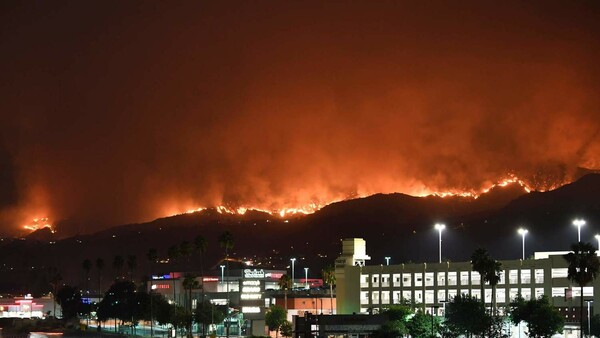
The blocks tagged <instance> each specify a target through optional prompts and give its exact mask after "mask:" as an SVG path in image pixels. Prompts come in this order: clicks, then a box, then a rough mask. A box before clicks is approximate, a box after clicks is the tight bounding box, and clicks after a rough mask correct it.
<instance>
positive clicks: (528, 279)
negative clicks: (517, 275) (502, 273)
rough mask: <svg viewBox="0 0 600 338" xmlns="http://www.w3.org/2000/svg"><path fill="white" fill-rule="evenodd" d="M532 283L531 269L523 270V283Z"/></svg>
mask: <svg viewBox="0 0 600 338" xmlns="http://www.w3.org/2000/svg"><path fill="white" fill-rule="evenodd" d="M529 283H531V270H529V269H527V270H521V284H529Z"/></svg>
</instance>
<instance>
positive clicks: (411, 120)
mask: <svg viewBox="0 0 600 338" xmlns="http://www.w3.org/2000/svg"><path fill="white" fill-rule="evenodd" d="M0 6H1V8H0V32H2V33H0V34H1V39H0V41H2V42H1V43H0V72H1V74H3V76H2V78H1V79H0V86H1V88H0V89H1V90H2V91H1V92H2V93H3V94H2V95H3V96H2V100H0V112H1V113H0V114H2V119H1V123H0V183H1V185H0V229H5V230H6V229H11V228H15V227H22V226H23V225H25V224H28V222H30V221H31V219H32V218H33V217H49V218H50V219H51V220H61V219H70V220H74V221H77V222H78V223H79V224H81V228H80V229H78V231H80V232H83V233H85V232H91V231H93V230H96V229H100V228H103V227H106V226H109V225H114V224H118V223H124V222H135V221H142V220H148V219H152V218H155V217H161V216H165V215H169V214H175V213H180V212H185V211H186V210H188V209H196V208H200V207H208V206H218V205H221V206H227V208H231V209H232V210H235V209H238V208H250V207H252V208H259V209H262V210H269V211H275V212H277V211H280V210H286V209H298V208H304V210H305V211H310V210H314V209H317V208H319V207H320V206H323V205H325V204H327V203H330V202H332V201H338V200H343V199H347V198H352V197H358V196H366V195H370V194H374V193H379V192H382V193H390V192H404V193H408V194H412V195H427V194H431V193H439V194H444V193H459V194H460V193H467V194H477V193H479V192H481V191H482V190H484V189H487V188H489V187H491V186H492V185H493V184H496V183H498V182H501V181H502V180H504V179H506V178H515V177H518V179H520V180H522V182H523V184H525V185H527V186H528V187H529V189H535V190H544V189H549V188H552V187H555V186H557V185H560V184H563V183H565V182H569V181H570V180H571V179H572V177H573V175H575V174H576V172H577V168H578V167H585V168H592V169H598V168H600V156H599V155H598V154H600V137H599V134H600V96H599V95H598V92H600V69H599V66H598V62H597V60H599V59H600V46H599V44H598V41H599V38H600V33H599V32H600V27H599V26H600V15H599V13H600V11H599V5H598V4H597V3H594V2H586V3H572V2H567V1H565V2H544V3H539V4H534V3H522V2H505V3H502V4H485V3H483V4H482V3H481V2H461V3H449V2H438V3H435V2H434V3H428V4H420V3H400V2H398V3H387V2H386V3H370V2H363V3H358V2H351V3H323V2H310V1H309V2H285V1H282V2H276V3H269V4H267V3H259V4H257V3H245V2H241V3H235V4H233V3H222V2H212V3H211V2H196V1H193V2H180V3H178V4H177V5H174V4H170V3H144V2H141V3H135V2H130V3H122V2H111V1H86V2H61V3H56V2H45V3H38V2H27V1H25V2H23V1H15V2H11V1H7V2H3V3H2V4H1V5H0Z"/></svg>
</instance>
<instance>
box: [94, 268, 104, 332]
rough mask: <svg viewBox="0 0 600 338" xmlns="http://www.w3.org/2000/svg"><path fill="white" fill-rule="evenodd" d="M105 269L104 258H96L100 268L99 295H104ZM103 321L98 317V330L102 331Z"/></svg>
mask: <svg viewBox="0 0 600 338" xmlns="http://www.w3.org/2000/svg"><path fill="white" fill-rule="evenodd" d="M103 269H104V259H102V258H100V257H98V258H96V270H98V297H99V298H100V297H101V296H102V270H103ZM101 324H102V323H101V322H100V319H98V332H101V331H102V325H101Z"/></svg>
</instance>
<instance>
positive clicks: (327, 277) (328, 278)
mask: <svg viewBox="0 0 600 338" xmlns="http://www.w3.org/2000/svg"><path fill="white" fill-rule="evenodd" d="M321 275H322V276H323V281H324V282H325V284H327V285H329V297H330V302H331V303H330V305H331V314H333V285H334V284H335V268H334V267H333V265H328V266H326V267H325V268H324V269H323V270H321Z"/></svg>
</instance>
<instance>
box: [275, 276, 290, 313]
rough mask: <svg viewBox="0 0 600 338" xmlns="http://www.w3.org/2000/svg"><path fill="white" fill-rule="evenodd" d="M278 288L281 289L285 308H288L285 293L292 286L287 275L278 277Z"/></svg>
mask: <svg viewBox="0 0 600 338" xmlns="http://www.w3.org/2000/svg"><path fill="white" fill-rule="evenodd" d="M277 283H278V284H279V289H280V290H283V296H284V304H285V310H286V311H287V309H288V301H287V293H288V290H290V289H291V288H292V279H291V278H290V276H288V275H283V276H281V277H280V278H279V282H277Z"/></svg>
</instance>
